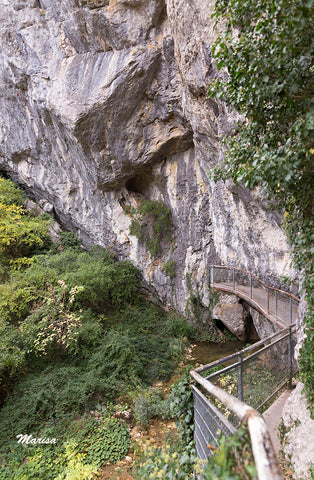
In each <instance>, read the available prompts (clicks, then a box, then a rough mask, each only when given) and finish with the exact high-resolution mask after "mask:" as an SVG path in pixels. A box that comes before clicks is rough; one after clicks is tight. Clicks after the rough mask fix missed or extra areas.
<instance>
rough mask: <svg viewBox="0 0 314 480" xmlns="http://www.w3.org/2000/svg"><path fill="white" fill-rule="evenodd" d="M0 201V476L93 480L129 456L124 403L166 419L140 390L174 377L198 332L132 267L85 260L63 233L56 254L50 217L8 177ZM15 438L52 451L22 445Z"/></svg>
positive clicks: (105, 259)
mask: <svg viewBox="0 0 314 480" xmlns="http://www.w3.org/2000/svg"><path fill="white" fill-rule="evenodd" d="M0 199H1V202H0V209H2V210H1V212H2V214H1V215H2V216H1V219H0V221H1V220H2V219H4V220H3V223H2V224H1V225H0V234H1V245H2V246H1V245H0V248H1V249H2V250H1V252H2V257H1V261H2V265H3V266H4V267H5V276H3V277H2V283H1V284H0V333H1V337H0V338H1V340H0V378H1V383H0V394H1V403H2V408H1V411H0V429H1V440H2V441H1V447H0V456H1V466H0V479H8V478H13V475H14V478H15V479H17V480H25V479H27V480H31V479H35V478H36V479H38V478H39V479H45V480H50V479H58V480H70V479H72V478H75V479H76V480H77V479H83V480H85V479H86V480H87V479H90V478H92V476H93V473H95V472H97V470H98V469H99V467H100V466H101V465H103V464H106V463H112V462H117V461H118V460H120V459H121V458H122V457H124V456H125V455H126V453H127V451H128V449H129V447H130V435H129V429H128V427H127V425H126V423H125V422H124V421H123V420H120V419H119V418H118V417H119V415H118V410H119V405H120V403H121V401H123V400H121V399H124V401H127V402H129V403H130V404H131V403H132V402H133V399H134V394H132V392H134V391H137V392H142V393H139V395H138V399H137V400H136V401H135V404H136V405H137V406H136V405H135V407H134V409H135V412H136V415H137V416H138V420H139V421H143V423H145V421H146V420H145V415H146V416H147V417H148V418H149V417H151V416H152V415H165V416H166V415H169V413H167V409H168V410H169V408H168V407H167V406H166V400H163V399H162V398H161V397H160V396H158V394H155V396H154V393H153V391H151V393H147V394H145V393H144V392H146V391H147V392H150V390H149V389H148V387H149V385H151V384H152V383H153V382H155V381H159V380H167V379H169V377H170V375H171V374H172V373H173V372H174V370H175V367H176V365H177V362H178V361H179V360H180V359H181V358H182V356H183V353H184V342H185V341H186V338H188V337H190V338H193V336H195V335H196V330H195V328H194V327H192V326H191V325H189V324H188V323H187V321H186V320H185V319H183V318H181V317H179V316H178V315H176V314H175V313H173V312H171V313H165V312H164V311H163V310H162V309H161V308H159V307H157V306H156V305H154V304H152V303H151V302H149V301H148V300H146V299H145V298H144V297H143V296H142V295H141V294H140V274H139V272H138V270H137V269H136V268H135V267H134V266H133V265H132V264H131V263H130V262H127V261H121V262H118V261H116V259H115V258H114V256H113V255H112V254H111V253H110V252H108V251H107V250H105V249H103V248H101V247H93V248H91V249H89V250H88V251H84V250H82V248H81V247H80V242H79V240H78V239H77V238H76V237H75V236H74V235H73V234H70V233H68V232H64V233H63V234H61V239H60V244H59V245H51V242H50V238H49V235H48V227H49V224H50V218H49V217H47V215H46V214H44V215H42V216H41V217H33V216H32V215H31V214H28V213H26V212H25V211H24V208H23V193H22V192H21V191H20V190H19V189H18V188H17V187H15V186H14V185H13V184H12V183H11V182H10V181H8V180H3V179H0ZM4 202H5V203H4ZM10 222H13V223H14V222H17V223H18V225H20V228H19V229H17V230H16V232H15V230H14V228H15V227H14V226H13V225H11V223H10ZM21 232H22V234H21ZM17 265H18V268H17ZM147 389H148V390H147ZM153 397H154V398H153ZM157 397H159V399H158V398H157ZM145 398H148V404H149V405H145V402H144V401H143V399H145ZM112 402H118V403H117V405H116V406H115V405H114V404H113V403H112ZM136 402H137V403H136ZM163 402H165V403H163ZM145 409H146V410H147V413H146V414H145V411H146V410H145ZM143 411H144V413H143ZM20 434H22V435H32V438H35V439H36V438H50V439H51V438H55V439H56V444H38V443H36V444H26V443H24V444H19V443H18V442H17V438H16V437H17V435H20Z"/></svg>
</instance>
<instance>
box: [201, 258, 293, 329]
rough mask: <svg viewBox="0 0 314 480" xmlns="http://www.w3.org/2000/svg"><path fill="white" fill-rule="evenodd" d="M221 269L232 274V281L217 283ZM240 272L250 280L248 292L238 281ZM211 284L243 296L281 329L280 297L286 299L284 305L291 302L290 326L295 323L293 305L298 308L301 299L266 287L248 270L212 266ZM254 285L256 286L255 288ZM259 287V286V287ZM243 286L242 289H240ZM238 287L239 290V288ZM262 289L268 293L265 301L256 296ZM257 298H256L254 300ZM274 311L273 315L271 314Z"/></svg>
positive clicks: (282, 326) (282, 325)
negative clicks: (217, 276) (216, 273)
mask: <svg viewBox="0 0 314 480" xmlns="http://www.w3.org/2000/svg"><path fill="white" fill-rule="evenodd" d="M216 269H220V270H225V271H227V272H232V281H231V280H230V282H228V281H224V280H223V281H217V282H216V281H215V270H216ZM238 272H240V273H241V274H244V275H246V276H247V280H248V285H247V288H248V290H249V291H248V292H245V291H243V287H245V285H242V284H240V283H239V282H237V281H236V273H238ZM210 282H211V285H212V287H213V288H218V289H220V290H226V291H232V292H233V293H235V294H237V295H238V296H241V297H242V298H244V299H245V300H246V301H248V302H249V303H251V304H252V305H253V306H254V307H255V308H257V310H259V311H260V312H261V313H262V314H263V315H264V316H265V317H266V318H268V319H270V320H271V321H272V322H273V323H275V324H276V325H277V326H278V327H279V328H281V329H282V328H284V327H285V325H284V324H283V323H282V320H280V319H278V314H279V312H278V310H279V309H278V297H279V298H280V296H281V297H284V302H285V303H284V304H285V305H286V304H287V303H288V302H289V317H290V324H291V323H292V322H293V316H294V315H293V304H294V305H295V306H297V305H298V304H299V302H300V299H299V298H298V297H296V296H295V295H293V294H292V293H288V292H284V291H283V290H280V289H278V288H275V287H271V286H269V285H266V284H265V283H264V282H263V281H262V280H260V279H259V278H258V277H256V276H255V275H253V274H252V273H250V272H247V271H246V270H241V269H240V268H236V267H231V266H227V265H211V267H210ZM253 283H254V284H255V286H254V288H253ZM224 284H225V285H226V287H223V285H224ZM257 285H258V286H257ZM241 286H242V289H240V287H241ZM237 287H238V288H237ZM259 288H261V289H262V290H265V291H266V292H267V295H266V298H265V301H264V302H263V301H261V298H260V297H259V298H256V297H255V295H256V293H255V295H254V290H255V292H256V290H259ZM271 295H274V298H273V302H274V304H275V305H274V307H273V309H271V302H270V296H271ZM254 297H255V298H254ZM271 310H273V313H272V312H271Z"/></svg>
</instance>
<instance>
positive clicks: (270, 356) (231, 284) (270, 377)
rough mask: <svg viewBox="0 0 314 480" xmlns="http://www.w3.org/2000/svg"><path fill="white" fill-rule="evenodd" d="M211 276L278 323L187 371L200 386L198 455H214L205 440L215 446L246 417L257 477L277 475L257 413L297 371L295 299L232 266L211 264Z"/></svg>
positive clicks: (196, 396)
mask: <svg viewBox="0 0 314 480" xmlns="http://www.w3.org/2000/svg"><path fill="white" fill-rule="evenodd" d="M210 279H211V287H212V288H215V289H218V290H222V291H226V292H232V293H234V294H236V295H238V296H239V297H241V298H243V299H244V300H245V301H246V302H247V303H249V304H250V305H252V306H253V307H254V308H256V309H257V310H258V311H260V312H261V313H262V314H263V315H264V316H265V317H266V318H267V319H269V320H271V321H272V322H273V323H274V324H276V325H277V326H278V327H279V331H278V332H277V333H275V334H273V335H271V336H270V337H268V338H266V339H263V340H261V341H259V342H258V343H255V344H254V345H251V346H250V347H248V348H245V349H244V350H241V351H240V352H237V353H235V354H232V355H229V356H228V357H225V358H223V359H221V360H217V361H216V362H212V363H210V364H208V365H205V366H202V367H199V368H196V369H194V370H192V371H191V376H192V377H193V378H194V380H196V382H197V383H198V385H199V388H201V389H202V391H201V390H200V389H199V388H197V387H193V394H194V415H195V433H194V438H195V443H196V451H197V456H198V458H200V459H201V460H207V459H208V458H209V456H210V455H211V454H212V452H211V449H210V448H208V446H210V445H209V444H215V445H217V446H218V440H219V438H220V436H221V434H224V435H226V436H228V435H229V434H231V433H233V432H234V431H235V430H236V429H237V428H238V427H239V425H240V424H241V423H242V422H246V423H247V425H248V429H249V432H250V437H251V446H252V451H253V455H254V460H255V464H256V468H257V474H258V479H259V480H279V479H281V475H280V469H279V465H278V460H277V458H276V455H275V453H274V450H273V446H272V443H271V440H270V436H269V432H268V430H267V427H266V424H265V422H264V420H263V417H262V416H261V413H260V412H261V411H263V409H264V408H265V407H267V406H268V405H269V403H270V402H271V400H272V398H273V397H274V396H275V395H276V394H277V393H278V392H279V391H280V389H282V388H283V387H284V386H285V385H286V384H289V385H291V382H292V377H293V375H295V373H296V372H297V369H298V367H297V363H296V361H295V360H294V347H295V344H296V338H295V323H294V322H295V320H296V315H297V309H298V304H299V299H298V298H297V297H296V296H294V295H292V294H290V293H287V292H284V291H282V290H278V289H276V288H272V287H269V286H268V285H266V284H265V283H264V282H262V281H261V280H259V279H258V278H257V277H255V276H254V275H252V274H250V273H249V272H246V271H244V270H240V269H238V268H235V267H228V266H218V265H213V266H211V274H210ZM217 369H218V371H217ZM258 410H259V411H258Z"/></svg>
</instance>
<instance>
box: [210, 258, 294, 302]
mask: <svg viewBox="0 0 314 480" xmlns="http://www.w3.org/2000/svg"><path fill="white" fill-rule="evenodd" d="M210 268H221V269H223V268H224V269H226V270H237V271H238V272H242V273H246V274H247V275H249V276H250V277H252V278H254V279H255V280H257V281H258V282H259V283H261V284H262V285H263V286H264V287H265V288H266V289H267V290H268V289H269V290H277V292H279V293H280V294H282V295H285V296H289V297H291V298H292V299H293V300H295V301H296V302H297V303H299V302H300V299H299V298H298V297H296V296H295V295H293V293H289V292H285V291H284V290H280V289H279V288H275V287H271V286H270V285H267V284H266V283H265V282H263V280H261V279H260V278H258V277H257V276H256V275H254V274H253V273H251V272H248V271H247V270H242V269H241V268H237V267H231V266H230V265H211V267H210ZM213 283H215V282H213Z"/></svg>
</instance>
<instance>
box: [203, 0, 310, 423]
mask: <svg viewBox="0 0 314 480" xmlns="http://www.w3.org/2000/svg"><path fill="white" fill-rule="evenodd" d="M213 16H215V17H216V18H217V20H219V19H221V18H222V19H223V20H224V21H225V30H224V32H223V33H222V34H220V35H219V36H218V39H217V41H216V42H215V44H214V46H213V56H214V58H215V59H216V62H217V67H218V69H219V70H221V69H222V67H227V69H228V76H227V75H226V73H222V74H221V75H220V78H218V79H217V80H215V81H213V82H212V84H211V85H210V88H209V96H211V97H219V98H222V99H223V100H225V101H226V103H227V104H228V105H229V106H231V107H234V108H235V109H236V110H237V111H238V112H240V113H241V114H242V115H243V117H242V118H243V119H242V121H241V122H239V125H238V129H237V133H236V135H235V136H234V137H233V138H231V139H229V140H228V143H227V148H226V155H225V161H224V163H223V165H219V166H218V167H217V168H216V169H215V170H214V172H213V177H214V178H215V179H216V180H219V179H224V180H225V179H228V178H232V179H233V180H234V181H235V182H236V183H240V182H241V183H242V184H244V185H245V186H247V187H249V188H254V187H257V186H261V187H262V190H263V192H264V193H265V195H267V196H268V197H269V198H272V199H275V200H277V202H278V206H279V208H282V209H283V210H284V211H285V214H284V226H285V228H286V231H287V234H288V238H289V241H290V244H291V249H292V255H293V260H294V264H295V267H296V268H297V269H298V270H299V271H301V272H302V276H303V288H304V291H305V294H306V300H307V303H308V308H307V310H308V313H307V316H306V319H305V327H304V329H305V333H306V339H305V341H304V345H303V348H302V350H301V358H300V370H301V375H302V380H303V382H304V385H305V390H306V393H307V396H308V399H309V401H310V402H311V403H312V414H313V413H314V410H313V409H314V402H313V401H314V391H313V384H314V369H313V365H314V353H313V351H314V349H313V341H314V328H313V327H314V314H313V313H312V312H313V310H314V309H313V305H314V294H313V287H314V260H313V253H314V247H313V245H314V216H313V213H314V202H313V188H314V168H313V163H314V162H313V159H314V100H313V90H314V65H313V54H314V42H313V32H314V1H313V0H308V1H306V0H295V1H293V2H290V1H288V0H276V1H273V0H259V1H257V0H241V1H237V0H217V1H216V5H215V10H214V13H213Z"/></svg>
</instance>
